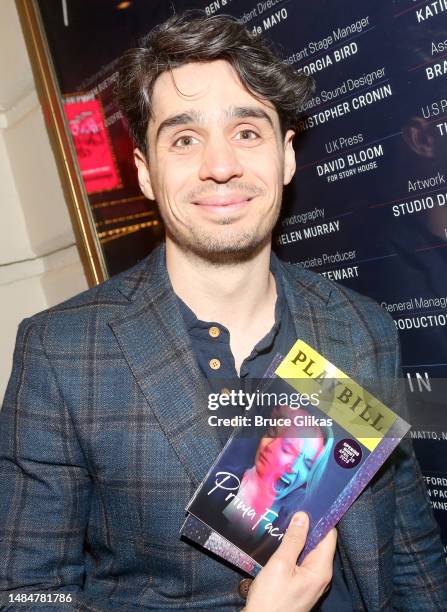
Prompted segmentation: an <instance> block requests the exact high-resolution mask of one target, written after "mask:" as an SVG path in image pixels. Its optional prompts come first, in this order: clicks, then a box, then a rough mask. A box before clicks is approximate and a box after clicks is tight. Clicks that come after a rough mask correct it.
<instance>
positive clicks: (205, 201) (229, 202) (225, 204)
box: [193, 194, 253, 212]
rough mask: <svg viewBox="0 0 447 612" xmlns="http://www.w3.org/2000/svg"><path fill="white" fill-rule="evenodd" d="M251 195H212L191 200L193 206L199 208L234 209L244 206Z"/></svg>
mask: <svg viewBox="0 0 447 612" xmlns="http://www.w3.org/2000/svg"><path fill="white" fill-rule="evenodd" d="M252 199H253V196H246V195H242V194H234V195H225V196H223V195H219V196H218V195H213V196H209V197H206V198H200V199H199V200H195V201H193V204H194V205H195V206H200V208H206V209H207V210H213V211H216V212H219V211H227V212H229V211H230V210H236V209H238V208H241V207H243V206H246V205H247V204H249V203H250V202H251V200H252Z"/></svg>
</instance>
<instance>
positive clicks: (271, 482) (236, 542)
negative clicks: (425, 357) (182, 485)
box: [181, 340, 409, 575]
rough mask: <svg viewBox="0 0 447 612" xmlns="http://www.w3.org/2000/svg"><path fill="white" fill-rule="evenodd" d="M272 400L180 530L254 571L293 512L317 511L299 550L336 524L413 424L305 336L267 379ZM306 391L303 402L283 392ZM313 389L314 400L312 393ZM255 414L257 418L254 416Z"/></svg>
mask: <svg viewBox="0 0 447 612" xmlns="http://www.w3.org/2000/svg"><path fill="white" fill-rule="evenodd" d="M263 392H265V395H262V394H261V395H262V397H268V399H269V400H270V399H272V398H273V400H275V399H277V400H278V398H279V400H278V401H277V403H275V402H273V405H271V403H270V402H269V405H268V406H265V405H261V406H257V407H256V412H255V411H253V412H252V415H251V416H250V418H249V421H250V423H251V425H250V426H249V427H248V429H249V431H248V430H247V427H239V428H238V429H236V430H235V431H234V432H233V434H232V436H231V437H230V439H229V440H228V442H227V444H226V445H225V447H224V449H223V450H222V452H221V453H220V455H219V456H218V458H217V459H216V461H215V462H214V464H213V465H212V467H211V469H210V470H209V472H208V474H207V476H206V478H205V479H204V481H203V482H202V484H201V485H200V487H199V488H198V489H197V491H196V493H195V495H194V497H193V498H192V500H191V502H190V503H189V505H188V507H187V510H188V513H189V514H188V517H187V519H186V521H185V523H184V524H183V526H182V529H181V534H182V535H184V536H185V537H187V538H189V539H190V540H193V541H195V542H196V543H198V544H200V545H201V546H203V547H204V548H206V549H208V550H210V551H211V552H213V553H215V554H217V555H219V556H220V557H222V558H223V559H225V560H226V561H229V562H230V563H233V564H234V565H236V566H238V567H239V568H241V569H242V570H244V571H246V572H247V573H249V574H251V575H255V574H256V573H257V572H258V571H259V569H260V568H261V567H262V566H263V565H264V564H265V563H266V562H267V560H268V559H269V557H270V556H271V555H272V553H273V552H274V551H275V550H276V548H277V547H278V546H279V544H280V542H281V539H282V537H283V535H284V533H285V531H286V529H287V526H288V524H289V522H290V519H291V517H292V515H293V514H294V513H295V512H296V511H298V510H303V511H305V512H307V514H308V515H309V518H310V528H309V535H308V538H307V542H306V546H305V548H304V550H303V552H302V555H301V557H300V559H301V558H303V557H304V556H305V555H306V554H307V552H309V551H310V550H311V549H312V548H314V547H315V546H316V545H317V544H318V542H319V541H320V540H321V539H322V538H323V537H324V536H325V535H326V534H327V533H328V532H329V531H330V529H332V527H334V526H335V525H336V524H337V522H338V521H339V520H340V518H341V517H342V516H343V514H344V513H345V512H346V511H347V509H348V508H349V506H350V505H351V504H352V503H353V502H354V500H355V499H356V498H357V497H358V495H360V493H361V492H362V490H363V489H364V488H365V487H366V485H367V484H368V482H369V481H370V480H371V478H372V477H373V476H374V474H375V473H376V472H377V471H378V469H379V468H380V467H381V466H382V465H383V463H384V462H385V461H386V459H387V458H388V457H389V455H390V454H391V452H392V451H393V450H394V448H395V447H396V446H397V445H398V443H399V442H400V440H401V438H402V437H403V436H404V435H405V434H406V433H407V432H408V430H409V425H408V424H407V423H406V422H405V421H404V420H403V419H402V418H401V417H399V416H398V415H397V414H396V413H394V412H393V411H392V410H390V409H389V408H388V407H387V406H385V405H384V404H383V403H382V402H380V401H379V400H378V399H377V398H376V397H374V396H373V395H372V394H371V393H369V392H368V391H367V390H366V389H364V388H363V387H361V386H360V385H358V384H357V383H356V382H355V381H353V380H352V379H350V378H349V377H348V376H347V375H346V374H345V373H344V372H342V371H341V370H339V369H338V368H337V367H336V366H335V365H334V364H332V363H330V362H329V361H328V360H327V359H325V358H324V357H323V356H322V355H321V354H319V353H318V352H317V351H315V350H314V349H313V348H312V347H310V346H309V345H307V344H305V343H304V342H303V341H301V340H298V341H297V342H296V343H295V344H294V346H293V347H292V349H291V350H290V351H289V353H288V354H287V355H286V357H285V358H282V357H281V356H276V358H275V359H274V360H273V362H272V364H271V366H270V368H269V370H268V371H267V373H266V376H265V378H264V379H263ZM297 392H298V394H301V397H303V398H307V401H305V402H304V401H303V402H302V404H303V405H296V403H295V404H292V406H291V405H290V404H291V402H287V401H285V400H284V398H287V397H292V396H294V397H296V396H297ZM309 398H310V400H309ZM255 423H256V424H255Z"/></svg>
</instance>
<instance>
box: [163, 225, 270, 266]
mask: <svg viewBox="0 0 447 612" xmlns="http://www.w3.org/2000/svg"><path fill="white" fill-rule="evenodd" d="M171 238H172V239H173V240H174V242H176V243H177V245H178V246H179V247H180V248H181V249H182V250H183V251H185V252H189V253H191V254H193V255H195V256H196V257H199V258H200V259H203V260H204V261H206V262H209V263H211V264H213V265H216V266H223V265H231V264H238V263H243V262H246V261H250V260H252V259H254V258H255V257H256V255H258V253H259V252H260V251H262V249H264V248H265V246H266V245H267V244H269V243H270V241H271V233H270V232H269V233H268V234H265V233H264V234H263V235H259V234H258V235H256V234H252V235H248V234H242V235H241V236H239V237H235V236H233V237H232V238H233V239H229V240H228V241H226V242H224V241H222V234H220V235H219V234H216V235H215V236H214V235H208V236H206V237H204V236H200V237H194V236H193V237H188V239H186V238H184V237H180V236H172V235H171ZM219 238H220V241H219Z"/></svg>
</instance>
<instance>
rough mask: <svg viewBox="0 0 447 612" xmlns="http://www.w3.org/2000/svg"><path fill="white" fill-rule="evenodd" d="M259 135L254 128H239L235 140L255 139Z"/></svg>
mask: <svg viewBox="0 0 447 612" xmlns="http://www.w3.org/2000/svg"><path fill="white" fill-rule="evenodd" d="M258 138H259V135H258V134H257V133H256V132H255V131H254V130H241V131H240V132H238V133H237V134H236V140H257V139H258Z"/></svg>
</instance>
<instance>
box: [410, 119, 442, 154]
mask: <svg viewBox="0 0 447 612" xmlns="http://www.w3.org/2000/svg"><path fill="white" fill-rule="evenodd" d="M402 136H403V139H404V141H405V142H406V143H407V145H408V146H409V147H410V149H411V150H412V151H414V152H415V153H416V155H420V156H421V157H427V158H429V159H431V158H432V157H434V155H435V152H434V137H433V128H432V126H431V125H430V123H428V121H426V120H425V119H423V118H422V117H412V118H411V119H410V121H409V123H408V124H407V125H405V126H404V128H403V130H402Z"/></svg>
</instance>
